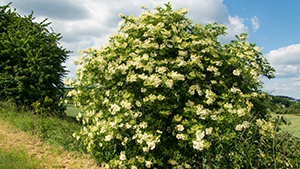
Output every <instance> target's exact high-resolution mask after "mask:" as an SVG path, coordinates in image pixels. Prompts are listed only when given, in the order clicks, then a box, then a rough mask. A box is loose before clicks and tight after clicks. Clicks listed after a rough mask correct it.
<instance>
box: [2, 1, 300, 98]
mask: <svg viewBox="0 0 300 169" xmlns="http://www.w3.org/2000/svg"><path fill="white" fill-rule="evenodd" d="M10 1H11V2H12V5H11V6H12V7H13V8H16V9H17V12H18V13H19V14H21V15H28V14H30V12H31V11H34V16H35V17H36V21H37V22H39V21H42V20H43V19H44V18H48V20H49V21H50V22H52V24H51V27H52V28H53V29H54V30H55V31H56V32H59V33H61V34H62V36H63V39H62V40H61V41H60V43H61V45H62V46H63V47H65V48H67V49H68V50H72V51H74V52H73V53H72V54H71V55H70V59H69V60H68V61H67V62H66V63H65V65H66V66H67V69H68V70H70V72H71V73H70V74H69V75H68V77H75V75H74V71H75V70H76V66H75V65H74V64H73V63H72V60H73V59H76V58H78V57H79V56H80V55H79V54H78V53H77V52H78V50H81V49H85V48H88V47H97V48H100V47H101V46H102V45H103V44H104V43H106V42H107V39H108V36H109V34H110V33H113V32H114V31H116V30H117V26H118V22H119V21H120V18H119V17H118V14H119V13H124V14H126V15H130V14H133V15H135V16H138V15H140V13H141V12H142V10H141V8H140V6H141V5H148V7H149V8H150V9H153V7H154V6H156V5H163V4H164V3H166V2H168V1H163V0H109V1H104V0H68V1H67V0H51V1H49V0H1V2H0V5H6V4H8V3H9V2H10ZM169 1H170V2H171V4H172V7H173V9H178V8H180V7H184V8H188V9H190V10H191V12H190V13H189V14H188V15H187V17H188V18H190V19H193V20H194V22H196V23H203V24H206V23H210V22H217V23H219V24H224V25H225V26H226V27H227V28H228V32H229V34H228V35H227V36H226V37H220V41H222V42H223V43H226V42H229V41H230V40H231V39H234V38H235V35H236V34H240V33H242V32H245V31H247V32H248V35H249V39H248V40H249V41H250V42H251V43H256V45H257V46H258V47H260V48H261V49H262V53H263V54H264V56H265V57H266V58H267V59H268V60H269V62H270V63H271V65H272V66H273V67H274V68H275V70H276V73H275V76H276V78H275V79H273V80H267V79H265V78H262V81H263V82H264V88H263V90H264V91H266V92H270V93H271V94H273V95H285V96H290V97H294V98H297V99H300V90H299V89H300V71H299V70H300V29H299V28H300V17H299V16H300V10H299V7H300V1H299V0H289V1H282V0H224V1H223V0H184V1H183V0H169Z"/></svg>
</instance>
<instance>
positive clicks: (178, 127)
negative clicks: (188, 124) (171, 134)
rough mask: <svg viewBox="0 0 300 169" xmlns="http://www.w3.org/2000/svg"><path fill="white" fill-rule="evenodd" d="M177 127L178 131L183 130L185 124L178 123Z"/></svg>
mask: <svg viewBox="0 0 300 169" xmlns="http://www.w3.org/2000/svg"><path fill="white" fill-rule="evenodd" d="M176 128H177V130H178V131H183V130H184V127H183V125H181V124H178V125H177V126H176Z"/></svg>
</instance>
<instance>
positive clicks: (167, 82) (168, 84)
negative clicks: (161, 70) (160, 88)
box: [165, 79, 173, 88]
mask: <svg viewBox="0 0 300 169" xmlns="http://www.w3.org/2000/svg"><path fill="white" fill-rule="evenodd" d="M165 84H166V85H167V87H169V88H172V86H173V80H172V79H168V80H167V81H166V82H165Z"/></svg>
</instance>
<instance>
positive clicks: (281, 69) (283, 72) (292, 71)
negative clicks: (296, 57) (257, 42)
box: [274, 65, 299, 78]
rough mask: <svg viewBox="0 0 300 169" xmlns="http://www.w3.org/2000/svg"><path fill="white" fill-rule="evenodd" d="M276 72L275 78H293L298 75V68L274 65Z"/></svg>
mask: <svg viewBox="0 0 300 169" xmlns="http://www.w3.org/2000/svg"><path fill="white" fill-rule="evenodd" d="M274 68H275V70H276V72H275V76H276V77H277V78H280V77H295V76H296V75H297V74H298V72H299V71H298V67H297V66H293V65H274Z"/></svg>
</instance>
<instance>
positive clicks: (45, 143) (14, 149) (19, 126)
mask: <svg viewBox="0 0 300 169" xmlns="http://www.w3.org/2000/svg"><path fill="white" fill-rule="evenodd" d="M80 127H81V126H80V124H78V123H77V122H75V121H74V118H67V119H59V118H55V117H43V118H42V117H39V116H36V115H33V114H32V113H31V112H30V111H28V110H26V109H25V108H19V107H17V106H15V105H14V104H12V103H9V102H0V138H1V139H0V154H1V156H0V164H3V165H2V166H1V165H0V168H5V167H8V168H11V167H10V165H9V164H10V162H8V164H7V163H4V162H2V161H10V160H14V161H15V162H16V165H15V166H22V167H19V168H40V166H42V167H41V168H100V167H99V165H98V164H97V163H96V162H95V161H94V160H93V159H92V158H91V157H89V156H88V155H86V151H85V148H84V147H83V145H82V144H81V143H79V142H78V141H77V140H76V139H75V138H73V137H72V133H74V132H77V131H78V130H79V129H80ZM24 152H26V153H24ZM28 161H32V162H33V164H31V163H28ZM35 161H37V162H35ZM27 163H28V164H30V165H27ZM49 163H50V164H49ZM40 164H41V165H40ZM27 166H28V167H27Z"/></svg>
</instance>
